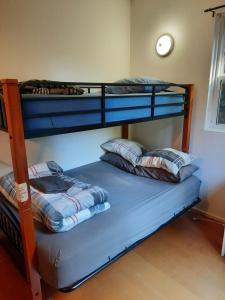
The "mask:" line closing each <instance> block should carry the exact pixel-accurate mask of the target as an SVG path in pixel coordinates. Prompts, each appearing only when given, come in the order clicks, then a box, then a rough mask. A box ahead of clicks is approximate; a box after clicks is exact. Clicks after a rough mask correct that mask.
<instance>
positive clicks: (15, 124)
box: [2, 79, 42, 300]
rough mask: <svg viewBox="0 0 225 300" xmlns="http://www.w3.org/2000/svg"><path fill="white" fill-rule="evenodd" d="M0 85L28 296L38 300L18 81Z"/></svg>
mask: <svg viewBox="0 0 225 300" xmlns="http://www.w3.org/2000/svg"><path fill="white" fill-rule="evenodd" d="M2 86H3V99H4V104H5V111H6V119H7V126H8V134H9V141H10V149H11V156H12V163H13V172H14V176H15V182H16V196H17V201H18V212H19V217H20V232H21V237H22V243H23V253H24V262H25V268H26V279H27V284H28V287H29V292H30V296H29V299H32V300H41V299H42V293H41V283H40V276H39V274H38V271H37V268H36V240H35V231H34V223H33V216H32V209H31V194H30V185H29V179H28V178H29V177H28V166H27V156H26V148H25V141H24V128H23V119H22V111H21V102H20V94H19V88H18V81H17V80H15V79H5V80H2Z"/></svg>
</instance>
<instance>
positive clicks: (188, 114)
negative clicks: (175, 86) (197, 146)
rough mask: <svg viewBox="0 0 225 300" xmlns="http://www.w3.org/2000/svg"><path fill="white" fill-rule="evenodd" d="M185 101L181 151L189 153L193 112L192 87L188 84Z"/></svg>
mask: <svg viewBox="0 0 225 300" xmlns="http://www.w3.org/2000/svg"><path fill="white" fill-rule="evenodd" d="M186 93H187V99H185V102H186V103H185V105H184V109H185V115H184V121H183V135H182V151H183V152H189V147H190V137H191V123H192V110H193V93H194V85H193V84H188V85H187V87H186Z"/></svg>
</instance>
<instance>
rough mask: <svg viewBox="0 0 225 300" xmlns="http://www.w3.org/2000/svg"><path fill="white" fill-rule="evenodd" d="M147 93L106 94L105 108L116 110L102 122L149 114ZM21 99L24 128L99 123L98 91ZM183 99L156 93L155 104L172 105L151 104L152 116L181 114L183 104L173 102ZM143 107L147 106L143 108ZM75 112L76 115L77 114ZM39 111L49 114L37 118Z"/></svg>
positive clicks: (35, 128)
mask: <svg viewBox="0 0 225 300" xmlns="http://www.w3.org/2000/svg"><path fill="white" fill-rule="evenodd" d="M151 95H152V94H151V93H144V94H143V93H142V94H122V95H121V94H113V95H111V94H106V96H105V109H106V110H109V109H117V110H114V111H106V113H105V121H106V124H110V123H113V122H121V121H126V120H138V119H142V118H149V117H151V112H152V109H151V107H150V104H151ZM22 100H23V101H22V110H23V115H24V117H25V120H24V127H25V130H38V129H39V130H40V129H50V128H67V127H74V126H88V125H100V124H101V122H102V119H101V111H100V110H101V95H100V94H99V93H91V94H83V95H66V96H62V95H29V94H28V95H27V94H24V95H22ZM183 101H184V94H180V93H175V92H161V93H156V95H155V104H156V105H160V104H171V103H175V105H174V106H173V105H171V106H161V107H155V109H154V115H155V117H160V116H163V115H168V114H176V113H181V112H182V111H183V105H176V104H178V103H182V102H183ZM144 106H149V107H147V108H146V107H144ZM126 108H127V109H126ZM129 108H133V109H129ZM134 108H135V109H134ZM78 111H79V114H78V113H77V112H78ZM63 112H64V113H67V115H60V114H61V113H63ZM43 113H44V114H48V113H49V114H52V115H51V116H47V115H46V116H42V117H40V115H39V114H43ZM53 114H55V115H53ZM57 114H58V115H57ZM35 115H36V116H35ZM38 115H39V116H38ZM34 116H35V118H34Z"/></svg>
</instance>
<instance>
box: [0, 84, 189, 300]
mask: <svg viewBox="0 0 225 300" xmlns="http://www.w3.org/2000/svg"><path fill="white" fill-rule="evenodd" d="M1 82H2V87H3V99H4V100H3V101H4V105H5V111H6V119H7V125H8V134H9V141H10V148H11V156H12V162H13V171H14V175H15V182H16V191H17V199H18V211H19V217H20V230H21V236H22V243H23V253H24V261H25V267H26V279H27V284H28V288H29V291H30V299H32V300H41V299H42V292H41V284H40V275H39V273H38V271H37V267H36V265H37V262H36V240H35V230H34V223H33V216H32V209H31V194H30V185H29V180H28V165H27V156H26V148H25V138H24V128H23V119H22V111H21V101H20V92H19V88H18V81H17V80H15V79H4V80H2V81H1ZM184 86H185V88H186V91H187V100H188V101H186V103H185V111H186V113H185V115H184V122H183V137H182V150H183V151H184V152H188V150H189V142H190V131H191V117H192V103H193V85H192V84H189V85H184ZM128 136H129V125H128V124H123V125H122V137H123V138H128Z"/></svg>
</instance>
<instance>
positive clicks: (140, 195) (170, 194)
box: [7, 161, 200, 288]
mask: <svg viewBox="0 0 225 300" xmlns="http://www.w3.org/2000/svg"><path fill="white" fill-rule="evenodd" d="M67 174H68V175H70V176H74V177H76V178H78V179H80V180H82V181H84V182H88V183H91V184H98V185H99V186H101V187H103V188H105V189H106V190H107V191H108V192H109V195H110V197H109V201H110V204H111V208H110V210H108V211H107V212H104V213H102V214H100V215H98V216H95V217H94V218H92V219H90V220H88V221H86V222H84V223H82V224H80V225H79V226H77V227H75V228H74V229H72V230H70V231H68V232H65V233H56V234H55V233H51V232H49V231H48V230H47V229H45V228H44V227H43V226H42V225H41V224H39V223H36V237H37V254H38V268H39V272H40V274H41V276H42V278H43V279H44V281H46V282H47V283H49V284H50V285H52V286H54V287H55V288H64V287H67V286H70V285H71V284H73V283H74V282H76V281H79V280H81V279H82V278H84V277H86V276H87V275H89V274H90V273H92V272H93V271H95V270H97V269H98V268H100V267H101V266H102V265H104V264H105V263H107V262H108V261H109V260H110V259H112V258H114V257H115V256H116V255H118V254H119V253H121V252H122V251H124V250H125V249H126V248H127V247H129V246H131V245H132V244H134V243H135V242H137V241H139V240H140V239H143V238H144V237H146V236H147V235H149V234H151V233H153V232H154V231H156V230H157V229H158V228H159V227H160V226H161V225H163V224H165V223H166V222H168V221H169V220H170V219H171V218H173V217H174V216H175V215H176V214H179V213H180V212H182V211H183V210H184V209H185V208H187V207H189V206H191V205H193V204H195V202H196V201H197V199H198V197H199V188H200V181H199V180H198V179H197V178H196V177H194V176H192V177H190V178H188V179H186V180H185V181H183V182H182V183H179V184H174V183H168V182H161V181H157V180H151V179H148V178H144V177H138V176H135V175H132V174H129V173H126V172H124V171H122V170H120V169H118V168H116V167H114V166H112V165H110V164H108V163H106V162H102V161H101V162H96V163H92V164H89V165H85V166H82V167H79V168H76V169H73V170H71V171H68V172H67ZM96 174H97V175H98V176H96ZM7 205H8V206H10V205H9V204H7ZM10 207H11V206H10ZM11 210H12V211H13V214H14V217H15V218H18V216H17V212H15V209H14V208H12V207H11Z"/></svg>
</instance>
